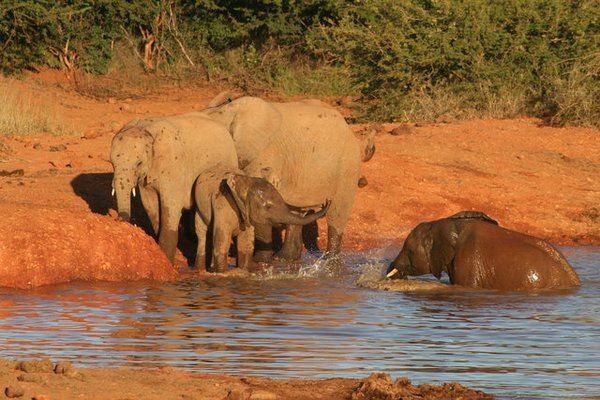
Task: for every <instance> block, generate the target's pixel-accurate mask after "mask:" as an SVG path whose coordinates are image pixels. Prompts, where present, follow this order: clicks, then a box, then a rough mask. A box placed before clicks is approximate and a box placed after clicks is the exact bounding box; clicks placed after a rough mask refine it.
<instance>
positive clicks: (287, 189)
mask: <svg viewBox="0 0 600 400" xmlns="http://www.w3.org/2000/svg"><path fill="white" fill-rule="evenodd" d="M204 112H205V113H207V114H208V115H210V116H211V117H213V118H214V119H215V120H218V121H220V122H221V123H223V124H224V125H226V126H227V127H228V129H229V131H230V133H231V135H232V137H233V140H234V142H235V146H236V150H237V152H238V158H239V165H240V167H241V168H243V170H244V171H245V172H246V174H247V175H249V176H254V177H261V176H262V175H263V174H264V171H265V170H268V171H271V175H270V177H269V181H270V182H271V183H272V184H273V185H274V186H275V187H276V188H277V190H278V191H279V192H280V193H281V195H282V196H283V198H284V199H285V201H286V202H287V203H288V204H292V205H294V206H297V207H314V206H315V205H319V204H323V203H324V202H325V201H326V200H327V199H330V200H331V206H330V208H329V210H328V212H327V215H326V219H327V224H328V233H327V237H328V243H327V254H328V255H329V256H334V255H337V254H338V253H339V252H340V243H341V240H342V235H343V232H344V229H345V227H346V224H347V222H348V219H349V217H350V212H351V209H352V204H353V202H354V198H355V196H356V192H357V190H358V182H359V179H360V177H361V175H360V167H361V160H362V159H369V158H370V157H371V156H372V153H373V152H374V144H373V143H372V141H371V142H370V144H369V145H367V146H365V145H363V143H362V142H361V141H360V140H358V139H357V138H356V136H355V135H354V133H353V132H352V131H351V130H350V127H349V126H348V124H347V123H346V121H345V120H344V117H343V116H342V115H341V114H340V113H339V112H338V111H336V110H335V109H333V108H331V107H329V106H328V105H326V104H324V103H322V102H320V101H319V100H305V101H299V102H290V103H274V102H266V101H264V100H262V99H259V98H256V97H241V98H238V99H235V100H231V98H230V97H227V96H223V95H219V96H217V97H216V98H215V99H213V101H211V103H210V104H209V107H208V108H207V109H205V110H204ZM255 235H256V245H257V248H256V252H255V259H256V260H257V261H267V262H268V261H270V258H271V256H272V230H271V226H270V225H268V224H264V225H256V226H255ZM301 251H302V227H301V226H299V225H295V224H290V225H287V227H286V238H285V242H284V243H283V248H282V249H281V250H280V251H279V253H278V254H277V256H278V257H279V258H283V259H288V260H295V259H298V258H299V257H300V255H301Z"/></svg>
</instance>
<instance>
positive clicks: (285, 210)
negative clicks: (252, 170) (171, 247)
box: [194, 164, 329, 272]
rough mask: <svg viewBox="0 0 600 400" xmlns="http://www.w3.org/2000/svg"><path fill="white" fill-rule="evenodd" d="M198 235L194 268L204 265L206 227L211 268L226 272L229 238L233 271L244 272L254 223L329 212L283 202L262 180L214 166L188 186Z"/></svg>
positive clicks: (309, 218) (304, 219) (299, 220)
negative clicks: (234, 264) (234, 239)
mask: <svg viewBox="0 0 600 400" xmlns="http://www.w3.org/2000/svg"><path fill="white" fill-rule="evenodd" d="M194 194H195V204H196V215H195V225H196V234H197V235H198V250H197V253H196V262H195V267H196V268H197V269H198V271H202V270H204V269H206V266H207V265H210V253H211V251H210V250H209V251H207V249H206V236H207V231H208V229H209V227H210V226H212V240H211V242H212V256H213V258H214V270H216V271H217V272H225V271H226V270H227V266H228V263H227V253H228V250H229V245H230V243H231V238H232V237H237V267H238V268H240V269H244V270H247V269H248V267H249V266H250V265H251V262H252V255H253V252H254V225H255V224H270V225H279V224H296V225H305V224H308V223H310V222H313V221H315V220H316V219H318V218H321V217H322V216H324V215H325V213H326V212H327V209H328V208H329V202H326V203H325V204H324V205H323V206H322V207H321V208H320V209H319V210H317V211H312V210H311V211H309V210H302V209H298V208H296V207H293V206H290V205H289V204H286V203H285V201H284V200H283V198H282V197H281V195H280V194H279V192H278V191H277V190H276V189H275V187H274V186H273V185H272V184H270V183H269V182H268V181H267V180H266V179H264V178H255V177H249V176H247V175H246V174H244V172H243V171H241V170H239V169H236V168H231V167H229V166H226V165H223V164H218V165H216V166H214V167H212V168H209V169H207V170H205V171H204V172H202V173H201V174H200V175H199V176H198V179H197V180H196V184H195V187H194Z"/></svg>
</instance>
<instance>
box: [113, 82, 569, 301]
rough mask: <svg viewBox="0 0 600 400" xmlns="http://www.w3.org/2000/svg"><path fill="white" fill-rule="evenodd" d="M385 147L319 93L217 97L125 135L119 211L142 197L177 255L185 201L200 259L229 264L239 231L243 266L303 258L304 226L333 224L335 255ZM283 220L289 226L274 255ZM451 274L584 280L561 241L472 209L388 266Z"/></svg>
mask: <svg viewBox="0 0 600 400" xmlns="http://www.w3.org/2000/svg"><path fill="white" fill-rule="evenodd" d="M374 152H375V145H374V132H373V133H371V134H369V135H367V136H366V137H365V138H362V139H359V138H357V137H356V135H355V134H354V133H353V132H352V130H351V129H350V127H349V126H348V125H347V123H346V121H345V119H344V117H343V116H342V115H341V114H340V113H339V112H338V111H337V110H335V109H333V108H332V107H330V106H328V105H326V104H324V103H322V102H320V101H318V100H304V101H296V102H287V103H278V102H268V101H265V100H263V99H260V98H257V97H241V98H237V99H232V98H231V96H230V95H229V94H228V93H222V94H219V95H218V96H216V97H215V98H214V99H213V100H212V101H211V102H210V103H209V105H208V107H207V108H205V109H204V110H202V111H196V112H190V113H186V114H180V115H174V116H167V117H158V118H147V119H139V120H134V121H131V122H129V123H128V124H126V125H125V126H124V127H123V128H121V129H120V130H119V132H117V133H116V134H115V136H114V137H113V140H112V144H111V154H110V160H111V163H112V165H113V168H114V175H113V182H112V184H113V194H115V195H116V199H117V208H118V214H119V218H120V219H122V220H126V221H128V220H129V219H130V216H131V195H132V194H133V195H134V196H135V195H136V188H137V189H138V190H139V195H140V197H141V201H142V204H143V206H144V209H145V210H146V213H147V215H148V218H149V220H150V222H151V224H152V227H153V229H154V232H155V233H156V234H157V236H158V243H159V245H160V247H161V249H162V250H163V251H164V252H165V254H166V255H167V258H168V259H169V261H170V262H171V263H174V260H175V251H176V247H177V240H178V229H179V222H180V219H181V215H182V212H183V210H194V226H195V230H196V234H197V236H198V247H197V252H196V261H195V266H196V268H198V269H199V270H205V269H209V268H210V267H211V265H212V266H213V268H212V270H213V271H217V272H224V271H226V270H227V267H228V264H227V256H228V251H229V247H230V244H231V241H232V238H236V244H237V266H238V268H240V269H248V267H249V265H250V264H251V263H252V260H253V259H254V260H255V261H257V262H270V261H271V259H272V258H273V257H274V256H275V257H277V258H280V259H284V260H296V259H298V258H300V255H301V252H302V246H303V242H302V227H303V225H306V224H309V223H313V222H314V221H316V220H317V219H319V218H321V217H325V218H326V221H327V229H328V231H327V251H326V253H325V257H335V256H337V255H338V254H339V252H340V245H341V240H342V235H343V232H344V228H345V227H346V224H347V222H348V219H349V217H350V212H351V209H352V204H353V202H354V198H355V196H356V193H357V191H358V188H359V185H360V183H359V181H361V163H362V162H364V161H368V160H369V159H370V158H371V157H372V156H373V154H374ZM273 226H285V229H286V235H285V240H284V241H283V244H282V247H281V249H280V250H279V251H278V252H277V253H276V254H273V237H272V235H273V233H272V232H273V229H272V228H273ZM442 272H446V273H447V274H448V276H449V277H450V281H451V283H456V284H460V285H465V286H471V287H485V288H496V289H508V290H519V289H538V288H556V287H571V286H577V285H579V279H578V277H577V275H576V274H575V272H574V271H573V270H572V268H571V267H570V266H569V265H568V263H567V262H566V260H565V259H564V257H562V255H561V254H560V253H559V252H558V251H557V250H555V249H554V248H553V247H552V246H551V245H550V244H548V243H546V242H544V241H543V240H541V239H537V238H533V237H530V236H527V235H523V234H520V233H517V232H513V231H509V230H507V229H503V228H500V227H498V226H497V223H496V222H495V221H494V220H492V219H491V218H489V217H487V216H486V215H485V214H483V213H477V212H463V213H459V214H457V215H454V216H452V217H449V218H446V219H443V220H440V221H433V222H428V223H423V224H420V225H419V226H417V227H416V228H415V229H414V230H413V231H412V232H411V233H410V235H409V236H408V238H407V239H406V241H405V244H404V247H403V248H402V250H401V252H400V254H399V255H398V257H397V258H396V259H395V260H394V261H393V262H392V264H391V265H390V267H389V268H388V277H389V278H406V277H407V276H409V275H421V274H429V273H433V274H434V275H435V276H436V277H438V278H439V277H440V276H441V273H442Z"/></svg>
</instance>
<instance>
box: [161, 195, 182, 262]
mask: <svg viewBox="0 0 600 400" xmlns="http://www.w3.org/2000/svg"><path fill="white" fill-rule="evenodd" d="M180 218H181V207H174V206H167V205H164V204H161V207H160V221H161V224H160V233H159V235H158V245H159V246H160V248H161V249H162V250H163V251H164V252H165V254H166V255H167V259H168V260H169V261H170V262H171V264H175V251H176V249H177V239H178V233H179V219H180Z"/></svg>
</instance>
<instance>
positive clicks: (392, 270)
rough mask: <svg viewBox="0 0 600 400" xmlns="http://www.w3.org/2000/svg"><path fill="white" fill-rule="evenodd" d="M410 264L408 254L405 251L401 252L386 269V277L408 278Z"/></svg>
mask: <svg viewBox="0 0 600 400" xmlns="http://www.w3.org/2000/svg"><path fill="white" fill-rule="evenodd" d="M409 265H410V262H409V260H408V257H407V256H406V253H405V252H404V251H401V252H400V254H398V257H396V259H395V260H394V261H392V263H391V264H390V266H389V267H388V269H387V271H386V278H393V279H404V278H406V276H407V275H408V269H409Z"/></svg>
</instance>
